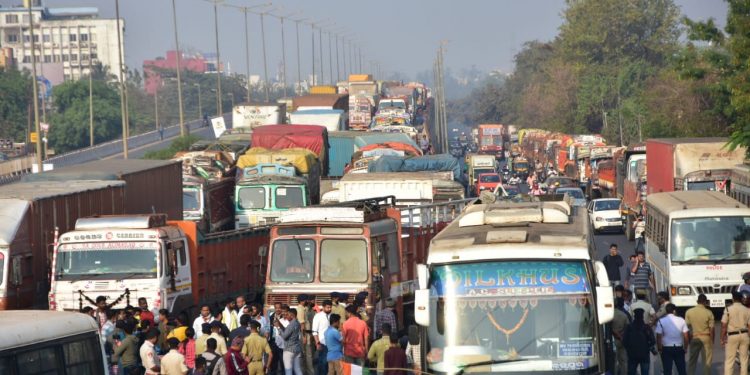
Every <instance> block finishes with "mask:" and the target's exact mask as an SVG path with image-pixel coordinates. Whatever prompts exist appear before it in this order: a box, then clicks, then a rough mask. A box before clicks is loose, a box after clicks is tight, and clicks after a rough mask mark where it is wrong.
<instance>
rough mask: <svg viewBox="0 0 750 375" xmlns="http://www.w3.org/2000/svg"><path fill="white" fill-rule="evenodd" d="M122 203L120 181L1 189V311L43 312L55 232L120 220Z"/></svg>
mask: <svg viewBox="0 0 750 375" xmlns="http://www.w3.org/2000/svg"><path fill="white" fill-rule="evenodd" d="M124 197H125V183H124V182H122V181H66V182H65V183H60V182H57V181H39V182H18V183H14V184H8V185H4V186H0V218H2V222H0V309H20V308H46V305H47V292H48V290H49V279H48V276H49V271H50V265H51V262H52V257H51V255H52V250H53V245H54V243H55V231H56V230H57V231H58V233H63V232H66V231H69V230H72V229H73V228H74V227H75V223H76V220H78V219H79V218H81V217H88V216H95V215H114V214H122V212H123V210H124V201H125V199H124ZM3 260H5V261H3ZM3 275H4V276H3ZM2 280H5V281H2Z"/></svg>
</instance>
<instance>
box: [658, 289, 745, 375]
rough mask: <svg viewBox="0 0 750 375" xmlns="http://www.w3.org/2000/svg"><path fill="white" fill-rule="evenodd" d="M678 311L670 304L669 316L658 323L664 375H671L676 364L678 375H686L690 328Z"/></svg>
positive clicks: (668, 308)
mask: <svg viewBox="0 0 750 375" xmlns="http://www.w3.org/2000/svg"><path fill="white" fill-rule="evenodd" d="M676 309H677V307H676V306H675V305H674V304H672V303H670V304H668V305H667V315H666V316H664V317H663V318H661V319H659V321H658V322H657V323H656V345H657V347H658V348H659V353H661V362H662V364H663V366H664V373H665V374H671V373H672V364H674V365H675V367H676V368H677V374H679V375H686V374H687V371H686V370H685V348H686V347H687V345H688V342H689V340H688V327H687V324H685V320H684V319H682V318H680V317H679V316H677V315H675V314H674V312H675V310H676ZM745 349H747V347H745Z"/></svg>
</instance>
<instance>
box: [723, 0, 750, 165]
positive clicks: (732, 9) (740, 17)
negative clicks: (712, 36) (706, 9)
mask: <svg viewBox="0 0 750 375" xmlns="http://www.w3.org/2000/svg"><path fill="white" fill-rule="evenodd" d="M728 2H729V14H728V16H727V27H726V32H727V34H728V35H729V36H728V38H727V47H728V50H729V55H730V61H729V63H730V65H731V66H732V68H733V70H732V71H733V72H734V74H732V75H731V77H730V79H729V81H728V87H729V89H730V92H731V96H730V109H731V111H732V112H733V113H732V136H731V146H732V148H735V147H737V146H750V0H728ZM747 150H748V153H749V154H750V147H748V149H747Z"/></svg>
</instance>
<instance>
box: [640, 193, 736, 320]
mask: <svg viewBox="0 0 750 375" xmlns="http://www.w3.org/2000/svg"><path fill="white" fill-rule="evenodd" d="M749 250H750V208H747V207H746V206H744V205H743V204H742V203H740V202H738V201H736V200H734V199H732V198H731V197H728V196H727V195H725V194H723V193H720V192H715V191H676V192H669V193H655V194H649V195H648V197H647V198H646V257H647V259H646V260H647V261H648V262H649V263H651V266H652V267H651V268H652V269H653V271H654V277H655V281H656V289H657V291H662V290H664V291H669V293H670V294H671V302H672V303H674V304H675V305H676V306H677V307H678V308H679V309H680V310H683V311H684V310H685V309H686V308H688V307H691V306H694V305H695V303H696V300H697V297H698V294H701V293H702V294H705V295H706V297H708V299H709V301H710V303H711V307H712V308H716V309H722V308H723V307H724V304H725V300H727V299H731V298H732V295H731V293H732V290H734V289H736V288H737V285H740V284H741V283H742V273H743V272H747V265H748V262H750V254H749V253H748V251H749Z"/></svg>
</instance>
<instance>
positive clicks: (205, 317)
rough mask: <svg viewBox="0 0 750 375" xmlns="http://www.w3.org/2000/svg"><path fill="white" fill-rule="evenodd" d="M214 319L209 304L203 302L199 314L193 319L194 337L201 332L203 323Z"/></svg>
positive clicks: (198, 335)
mask: <svg viewBox="0 0 750 375" xmlns="http://www.w3.org/2000/svg"><path fill="white" fill-rule="evenodd" d="M213 321H214V317H213V315H212V314H211V306H209V305H207V304H203V305H202V306H201V314H200V315H198V317H197V318H195V320H194V321H193V331H195V338H196V339H197V338H198V337H200V336H201V335H202V334H203V323H209V324H210V323H211V322H213Z"/></svg>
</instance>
